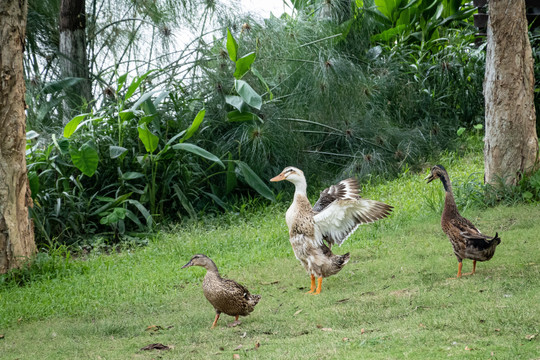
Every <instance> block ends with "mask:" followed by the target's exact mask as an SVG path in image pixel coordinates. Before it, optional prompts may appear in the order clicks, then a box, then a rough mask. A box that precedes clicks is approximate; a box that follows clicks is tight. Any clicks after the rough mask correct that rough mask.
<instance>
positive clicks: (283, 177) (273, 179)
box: [270, 173, 286, 182]
mask: <svg viewBox="0 0 540 360" xmlns="http://www.w3.org/2000/svg"><path fill="white" fill-rule="evenodd" d="M285 179H286V178H285V175H283V173H281V174H279V175H278V176H274V177H273V178H271V179H270V181H272V182H276V181H282V180H285Z"/></svg>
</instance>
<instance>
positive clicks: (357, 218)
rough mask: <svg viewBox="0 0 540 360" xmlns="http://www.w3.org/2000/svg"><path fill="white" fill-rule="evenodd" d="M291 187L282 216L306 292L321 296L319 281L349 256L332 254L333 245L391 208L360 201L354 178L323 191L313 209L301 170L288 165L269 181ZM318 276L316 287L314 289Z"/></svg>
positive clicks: (341, 241) (372, 202) (336, 270)
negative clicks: (291, 196) (289, 201)
mask: <svg viewBox="0 0 540 360" xmlns="http://www.w3.org/2000/svg"><path fill="white" fill-rule="evenodd" d="M282 180H287V181H290V182H291V183H293V184H294V186H295V193H294V201H293V203H292V204H291V206H290V207H289V209H288V210H287V213H286V214H285V219H286V221H287V226H288V228H289V240H290V242H291V245H292V248H293V251H294V255H295V256H296V258H297V259H298V260H300V262H301V263H302V265H303V266H304V268H305V269H306V270H307V272H308V273H309V274H310V276H311V290H310V291H309V293H312V294H320V292H321V286H322V279H323V278H324V277H328V276H331V275H334V274H337V273H338V272H339V271H340V270H341V269H342V268H343V266H345V264H347V262H348V261H349V257H350V255H349V253H347V254H345V255H334V254H333V253H332V251H331V247H332V245H333V244H337V245H341V244H342V243H343V242H344V241H345V240H347V238H348V237H349V236H350V235H351V234H352V233H353V232H354V231H355V230H356V229H357V228H358V226H359V225H360V224H365V223H371V222H374V221H376V220H379V219H382V218H385V217H387V216H388V214H390V211H392V206H390V205H387V204H384V203H382V202H379V201H374V200H367V199H363V198H361V197H360V196H359V195H358V182H357V181H356V180H355V179H347V180H343V181H341V182H340V183H339V184H337V185H332V186H330V187H329V188H328V189H325V190H324V191H323V192H322V193H321V195H320V197H319V200H318V201H317V203H315V206H314V207H313V208H312V207H311V204H310V202H309V199H308V198H307V195H306V188H307V183H306V178H305V177H304V173H303V172H302V170H300V169H297V168H295V167H292V166H289V167H286V168H285V169H283V171H282V172H281V174H279V175H278V176H276V177H273V178H272V179H270V181H282ZM323 240H324V241H326V243H327V244H328V245H327V244H325V243H324V242H323ZM315 277H317V278H318V279H317V288H315Z"/></svg>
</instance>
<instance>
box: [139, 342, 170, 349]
mask: <svg viewBox="0 0 540 360" xmlns="http://www.w3.org/2000/svg"><path fill="white" fill-rule="evenodd" d="M170 349H171V348H170V347H168V346H167V345H163V344H160V343H156V344H150V345H146V346H145V347H142V348H141V350H170Z"/></svg>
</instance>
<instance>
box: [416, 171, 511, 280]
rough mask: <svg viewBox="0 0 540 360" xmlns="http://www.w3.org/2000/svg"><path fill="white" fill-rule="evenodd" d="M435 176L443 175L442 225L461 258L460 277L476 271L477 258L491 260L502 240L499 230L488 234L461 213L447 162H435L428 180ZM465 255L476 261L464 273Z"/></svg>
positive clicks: (455, 251)
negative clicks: (443, 164)
mask: <svg viewBox="0 0 540 360" xmlns="http://www.w3.org/2000/svg"><path fill="white" fill-rule="evenodd" d="M435 179H441V182H442V184H443V187H444V191H445V198H444V209H443V212H442V216H441V227H442V230H443V232H444V233H445V234H446V236H448V239H449V240H450V243H451V244H452V248H453V249H454V254H455V255H456V257H457V260H458V272H457V278H460V277H461V276H462V275H474V274H475V272H476V262H477V261H488V260H490V259H491V258H492V257H493V255H495V249H496V248H497V245H499V244H500V243H501V238H500V237H499V233H498V232H496V233H495V236H487V235H484V234H482V233H481V232H480V230H478V228H477V227H476V226H474V225H473V223H472V222H471V221H470V220H469V219H466V218H464V217H463V216H461V215H460V213H459V211H458V209H457V206H456V201H455V199H454V194H453V192H452V184H451V182H450V177H449V176H448V172H447V171H446V169H445V168H444V166H442V165H435V166H433V167H432V168H431V171H430V174H429V175H428V176H427V177H426V178H425V179H424V180H427V183H430V182H432V181H433V180H435ZM463 259H470V260H472V261H473V268H472V272H471V273H467V274H462V273H461V270H462V267H463Z"/></svg>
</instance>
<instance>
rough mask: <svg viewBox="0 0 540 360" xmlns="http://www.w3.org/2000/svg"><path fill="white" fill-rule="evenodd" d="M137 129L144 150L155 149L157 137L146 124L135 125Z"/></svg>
mask: <svg viewBox="0 0 540 360" xmlns="http://www.w3.org/2000/svg"><path fill="white" fill-rule="evenodd" d="M137 130H138V131H139V139H141V141H142V143H143V145H144V148H145V149H146V151H147V152H149V153H153V152H154V151H156V149H157V147H158V143H159V138H158V137H157V136H156V135H154V134H153V133H152V132H151V131H150V130H149V129H148V126H147V125H146V124H145V123H142V124H140V125H139V126H137Z"/></svg>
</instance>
